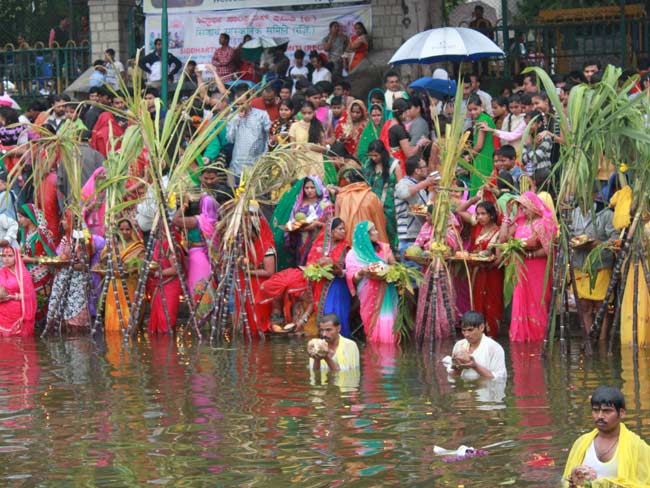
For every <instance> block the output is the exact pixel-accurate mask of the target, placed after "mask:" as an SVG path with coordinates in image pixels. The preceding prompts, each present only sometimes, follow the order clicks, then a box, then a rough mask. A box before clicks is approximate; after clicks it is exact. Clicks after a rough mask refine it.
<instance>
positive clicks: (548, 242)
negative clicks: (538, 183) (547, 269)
mask: <svg viewBox="0 0 650 488" xmlns="http://www.w3.org/2000/svg"><path fill="white" fill-rule="evenodd" d="M515 201H516V202H517V203H518V204H519V205H521V206H522V207H524V208H526V209H528V210H530V211H531V212H532V213H534V214H535V215H536V217H537V218H534V219H533V221H532V223H531V226H532V228H533V230H534V231H535V233H536V234H537V237H538V238H539V241H540V243H541V245H542V247H543V248H544V250H545V251H546V253H547V254H549V253H550V251H551V246H552V243H553V240H554V239H555V236H556V235H557V224H556V223H555V219H554V218H553V212H552V211H551V209H549V208H548V207H547V206H546V204H544V202H543V201H542V200H541V199H540V198H539V197H538V196H537V195H536V194H535V193H533V192H531V191H527V192H526V193H524V194H523V195H519V196H518V197H517V198H516V199H515ZM526 218H527V217H526V215H525V214H524V213H523V212H521V211H520V212H518V213H517V217H516V218H515V222H516V224H517V225H518V226H519V225H524V224H525V222H526Z"/></svg>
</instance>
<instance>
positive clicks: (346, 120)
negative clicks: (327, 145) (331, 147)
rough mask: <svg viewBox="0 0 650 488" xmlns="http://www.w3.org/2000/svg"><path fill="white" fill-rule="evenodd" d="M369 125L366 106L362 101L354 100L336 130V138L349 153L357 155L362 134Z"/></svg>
mask: <svg viewBox="0 0 650 488" xmlns="http://www.w3.org/2000/svg"><path fill="white" fill-rule="evenodd" d="M367 123H368V111H367V110H366V106H365V104H364V103H363V102H362V101H361V100H354V101H353V102H352V103H350V106H349V107H348V109H347V111H345V112H344V113H343V115H342V116H341V120H340V121H339V123H338V124H337V125H336V129H334V136H335V137H336V139H337V140H338V141H340V142H342V143H343V145H344V146H345V149H346V150H347V151H348V153H350V154H356V153H357V149H358V147H359V141H360V140H361V134H363V129H365V128H366V124H367Z"/></svg>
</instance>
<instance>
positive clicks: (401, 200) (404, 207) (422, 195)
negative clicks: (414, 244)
mask: <svg viewBox="0 0 650 488" xmlns="http://www.w3.org/2000/svg"><path fill="white" fill-rule="evenodd" d="M417 183H418V182H417V181H416V180H415V179H414V178H411V177H410V176H405V177H404V178H402V179H401V180H399V181H398V182H397V184H396V185H395V214H396V216H397V237H398V238H399V240H400V241H409V240H415V239H416V238H417V236H418V234H419V233H420V228H421V227H422V224H423V219H422V217H417V216H415V215H413V214H412V213H410V212H409V206H410V205H418V204H423V205H426V204H427V202H428V198H427V192H426V191H425V190H420V191H418V192H417V193H415V194H413V195H411V193H410V192H409V190H410V188H411V187H412V186H413V185H416V184H417Z"/></svg>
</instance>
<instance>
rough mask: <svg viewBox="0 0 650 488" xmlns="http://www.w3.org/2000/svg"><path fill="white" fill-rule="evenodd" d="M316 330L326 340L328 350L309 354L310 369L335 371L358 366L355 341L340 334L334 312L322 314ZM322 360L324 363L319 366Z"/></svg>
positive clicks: (339, 326)
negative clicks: (322, 352)
mask: <svg viewBox="0 0 650 488" xmlns="http://www.w3.org/2000/svg"><path fill="white" fill-rule="evenodd" d="M318 332H319V335H320V337H321V339H325V341H327V345H328V351H327V353H324V354H317V353H316V354H313V355H310V356H311V357H310V358H309V367H310V369H313V370H314V371H320V370H321V368H322V369H329V370H330V371H333V372H335V371H342V370H349V369H356V368H358V367H359V348H358V347H357V344H356V342H354V341H352V340H350V339H347V338H346V337H343V336H342V335H341V323H340V322H339V318H338V317H337V315H336V314H333V313H329V314H326V315H323V319H322V320H321V321H320V323H319V324H318ZM323 361H324V362H325V364H324V365H322V366H321V364H322V363H323Z"/></svg>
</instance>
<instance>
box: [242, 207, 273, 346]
mask: <svg viewBox="0 0 650 488" xmlns="http://www.w3.org/2000/svg"><path fill="white" fill-rule="evenodd" d="M246 223H247V224H248V225H249V226H250V227H249V229H250V235H251V236H252V238H253V239H254V241H253V243H252V244H253V245H252V246H249V247H248V248H247V261H248V264H247V266H246V268H244V269H241V270H240V271H239V280H238V281H239V283H238V286H239V290H237V291H235V292H234V295H235V313H234V318H235V324H239V321H240V320H241V297H242V296H246V299H245V302H244V303H245V309H246V318H247V320H248V326H249V327H250V331H251V336H252V337H253V338H254V337H256V336H258V335H259V334H260V333H261V332H266V331H267V330H268V329H269V327H270V325H271V322H270V316H271V303H263V304H260V303H256V298H257V296H258V295H259V291H260V287H261V286H262V283H264V282H265V281H266V280H268V279H269V278H270V277H271V276H273V273H275V263H276V254H275V242H274V239H273V231H272V230H271V226H270V225H269V223H268V221H267V220H266V218H264V216H263V215H262V214H261V213H259V212H257V211H256V212H251V214H250V215H249V216H248V217H247V219H246ZM249 291H250V296H249V294H248V292H249ZM251 297H252V303H251Z"/></svg>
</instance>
